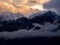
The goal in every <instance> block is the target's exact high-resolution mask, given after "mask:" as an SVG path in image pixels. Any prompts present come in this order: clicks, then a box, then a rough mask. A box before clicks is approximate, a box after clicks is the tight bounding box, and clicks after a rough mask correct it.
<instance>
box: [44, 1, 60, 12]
mask: <svg viewBox="0 0 60 45" xmlns="http://www.w3.org/2000/svg"><path fill="white" fill-rule="evenodd" d="M44 8H46V9H49V10H53V11H56V12H57V13H60V0H51V1H50V2H49V3H45V4H44Z"/></svg>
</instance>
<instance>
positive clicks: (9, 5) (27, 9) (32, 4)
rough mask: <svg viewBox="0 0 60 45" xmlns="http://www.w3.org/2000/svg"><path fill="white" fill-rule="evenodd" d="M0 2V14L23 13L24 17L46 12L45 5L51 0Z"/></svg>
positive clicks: (6, 0) (1, 0)
mask: <svg viewBox="0 0 60 45" xmlns="http://www.w3.org/2000/svg"><path fill="white" fill-rule="evenodd" d="M16 1H17V0H0V12H6V11H7V12H12V13H22V14H24V15H28V14H32V13H35V12H38V11H39V10H40V11H44V10H46V9H44V7H43V6H44V4H45V3H47V2H49V1H50V0H19V1H20V2H19V1H17V3H18V2H19V3H18V4H17V3H16Z"/></svg>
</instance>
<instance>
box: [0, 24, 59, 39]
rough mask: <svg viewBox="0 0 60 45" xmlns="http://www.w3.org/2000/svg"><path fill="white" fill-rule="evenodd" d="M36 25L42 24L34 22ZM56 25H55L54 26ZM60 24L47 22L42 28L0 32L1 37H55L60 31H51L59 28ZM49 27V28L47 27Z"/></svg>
mask: <svg viewBox="0 0 60 45" xmlns="http://www.w3.org/2000/svg"><path fill="white" fill-rule="evenodd" d="M34 25H36V26H40V25H39V24H34ZM53 26H54V27H53ZM57 27H58V25H54V24H50V23H47V24H45V26H42V27H41V28H42V29H41V30H34V29H33V28H32V29H31V30H20V29H19V30H18V31H13V32H0V37H2V38H5V39H13V38H25V37H37V36H42V37H54V36H60V31H57V32H51V31H53V29H55V28H57ZM47 28H49V29H47Z"/></svg>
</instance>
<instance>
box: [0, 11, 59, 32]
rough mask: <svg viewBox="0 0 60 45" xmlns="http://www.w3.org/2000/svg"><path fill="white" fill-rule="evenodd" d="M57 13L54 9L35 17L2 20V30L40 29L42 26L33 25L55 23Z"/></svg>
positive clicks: (0, 26)
mask: <svg viewBox="0 0 60 45" xmlns="http://www.w3.org/2000/svg"><path fill="white" fill-rule="evenodd" d="M56 17H57V14H56V13H55V12H52V11H48V12H46V13H44V14H42V15H40V14H39V15H38V16H35V17H33V18H32V19H28V18H26V17H21V18H18V19H17V20H8V21H6V20H5V21H0V32H1V31H10V32H11V31H17V30H22V29H23V30H30V29H32V28H34V27H35V28H34V29H33V30H40V29H41V28H40V27H36V26H35V25H33V24H34V23H37V24H39V25H44V24H45V23H46V22H49V23H51V24H53V22H54V21H55V20H56ZM58 22H59V21H58Z"/></svg>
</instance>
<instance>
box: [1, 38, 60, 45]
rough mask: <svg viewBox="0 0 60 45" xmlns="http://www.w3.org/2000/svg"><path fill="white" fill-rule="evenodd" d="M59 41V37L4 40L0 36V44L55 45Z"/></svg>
mask: <svg viewBox="0 0 60 45" xmlns="http://www.w3.org/2000/svg"><path fill="white" fill-rule="evenodd" d="M59 42H60V37H32V38H15V39H9V40H4V39H3V38H0V45H32V44H34V45H35V44H36V45H44V44H47V45H55V44H56V45H57V44H59Z"/></svg>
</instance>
